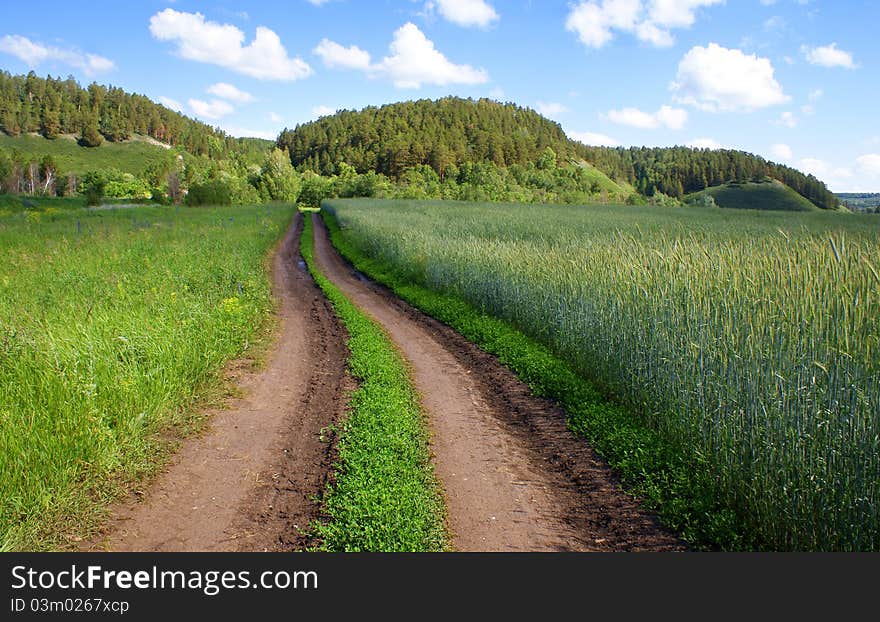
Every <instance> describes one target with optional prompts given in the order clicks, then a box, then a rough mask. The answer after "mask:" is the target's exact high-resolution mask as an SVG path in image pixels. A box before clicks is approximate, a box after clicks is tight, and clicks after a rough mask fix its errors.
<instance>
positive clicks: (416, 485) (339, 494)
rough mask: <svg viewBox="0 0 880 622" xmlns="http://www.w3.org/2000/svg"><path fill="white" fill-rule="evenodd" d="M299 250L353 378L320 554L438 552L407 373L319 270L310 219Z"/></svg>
mask: <svg viewBox="0 0 880 622" xmlns="http://www.w3.org/2000/svg"><path fill="white" fill-rule="evenodd" d="M301 252H302V255H303V258H304V259H305V261H306V264H307V265H308V268H309V272H310V273H311V274H312V277H313V278H314V279H315V281H316V282H317V284H318V286H319V287H320V288H321V290H322V291H323V292H324V294H325V295H326V296H327V298H328V299H329V300H330V302H331V303H332V304H333V308H334V309H335V311H336V314H337V315H338V316H339V318H340V319H341V320H342V323H343V324H344V325H345V328H346V329H347V330H348V334H349V340H348V348H349V351H350V352H351V356H350V358H349V361H348V365H349V370H350V372H351V373H352V375H353V376H354V377H355V378H356V379H357V380H358V381H359V387H358V389H357V390H356V391H355V392H354V393H353V394H352V396H351V402H350V414H349V416H348V418H347V419H346V420H345V422H344V423H343V424H342V426H341V427H342V429H341V430H340V435H339V441H338V451H339V454H338V460H339V462H338V464H337V465H336V469H337V470H336V477H335V481H334V482H333V483H332V484H331V485H330V487H329V490H328V491H327V494H326V496H325V497H324V508H323V510H324V514H325V516H326V520H324V521H321V522H318V523H316V524H314V525H313V526H312V529H313V531H314V533H315V535H316V537H317V538H318V539H320V541H321V542H322V544H321V546H320V548H321V549H322V550H326V551H395V552H401V551H442V550H444V549H445V548H446V547H447V535H446V528H445V524H446V521H445V518H446V512H445V507H444V503H443V500H442V496H441V494H440V487H439V485H438V483H437V480H436V478H435V476H434V470H433V467H432V465H431V460H430V450H429V445H428V440H429V439H428V433H427V430H426V426H425V420H424V415H423V413H422V411H421V408H420V406H419V400H418V395H417V394H416V391H415V389H413V387H412V383H411V380H410V377H409V371H408V369H407V366H406V364H405V362H404V360H403V359H402V358H401V356H400V355H399V354H398V352H397V351H396V349H395V348H394V346H393V345H392V343H391V341H390V340H389V339H388V337H387V335H385V333H384V332H383V331H382V329H381V328H380V327H379V326H378V325H377V324H376V323H375V322H373V321H372V320H371V319H369V318H368V317H367V316H366V315H364V314H363V313H362V312H361V311H360V310H359V309H358V308H357V307H356V306H355V305H354V304H352V303H351V302H350V301H349V300H348V299H347V298H346V297H345V296H344V295H343V294H342V292H341V291H339V289H338V288H337V287H336V286H335V285H333V284H332V283H331V282H330V281H329V280H328V279H327V278H325V277H324V276H323V275H322V274H321V273H320V272H319V271H318V269H317V267H316V264H315V259H314V239H313V237H312V221H311V218H310V216H308V215H307V216H306V218H305V228H304V230H303V235H302V241H301Z"/></svg>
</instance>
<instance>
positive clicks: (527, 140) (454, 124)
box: [277, 97, 838, 209]
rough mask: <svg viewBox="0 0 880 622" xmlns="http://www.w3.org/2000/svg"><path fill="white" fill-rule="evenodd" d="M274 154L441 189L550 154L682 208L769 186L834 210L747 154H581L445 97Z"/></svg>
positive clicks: (321, 131)
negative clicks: (410, 177)
mask: <svg viewBox="0 0 880 622" xmlns="http://www.w3.org/2000/svg"><path fill="white" fill-rule="evenodd" d="M277 144H278V146H279V147H280V148H283V149H287V150H288V151H289V153H290V157H291V161H292V163H293V165H294V166H295V167H296V168H297V169H298V170H301V171H305V170H311V171H315V172H318V173H319V174H322V175H332V174H335V173H336V170H337V167H338V165H339V163H340V162H345V163H347V164H349V165H351V166H353V167H354V169H355V170H356V171H357V172H358V173H366V172H368V171H373V172H375V173H379V174H382V175H385V176H387V177H389V178H391V179H395V180H396V179H399V178H401V177H402V176H403V175H404V174H405V173H406V172H407V171H409V170H411V169H413V168H414V167H417V166H428V167H430V168H431V169H433V170H434V172H435V173H436V174H437V175H438V176H439V177H440V178H441V179H443V178H445V176H446V175H447V174H448V171H449V170H450V167H455V169H456V170H459V171H460V170H461V167H462V165H463V164H465V163H469V162H489V163H492V164H494V165H495V166H496V167H498V168H509V167H511V166H514V165H519V166H527V165H529V164H533V163H535V162H537V160H538V159H539V158H540V157H541V155H542V154H543V153H544V152H545V151H546V149H548V148H549V149H552V150H553V151H554V152H555V153H556V155H557V157H558V158H559V159H560V161H562V162H566V161H577V160H584V161H586V162H588V163H590V164H592V165H593V166H595V167H596V168H598V169H599V170H600V171H602V172H603V173H605V174H606V175H607V176H609V177H610V178H612V179H614V180H616V181H619V182H626V183H628V184H630V185H632V186H633V187H635V189H636V190H637V191H638V192H639V193H640V194H642V195H643V196H646V197H653V196H654V195H655V194H658V193H659V194H663V195H666V196H670V197H673V198H675V199H681V198H683V197H684V195H685V194H688V193H692V192H698V191H700V190H703V189H705V188H707V187H710V186H717V185H721V184H724V183H727V182H745V181H749V180H752V179H754V180H759V179H763V178H765V177H771V178H773V179H777V180H779V181H781V182H783V183H784V184H786V185H788V186H790V187H791V188H792V189H794V190H795V191H796V192H798V193H799V194H801V195H802V196H804V197H806V198H807V199H809V200H810V201H812V202H813V203H814V204H816V205H817V206H818V207H821V208H825V209H834V208H836V207H837V206H838V202H837V199H836V198H835V196H834V195H833V194H832V193H831V192H830V191H829V190H828V188H827V187H826V186H825V184H824V183H823V182H821V181H820V180H818V179H816V178H815V177H814V176H812V175H804V174H803V173H801V172H800V171H797V170H795V169H793V168H791V167H788V166H784V165H781V164H776V163H772V162H768V161H767V160H764V159H763V158H761V157H758V156H756V155H753V154H750V153H746V152H743V151H734V150H725V149H720V150H709V149H691V148H688V147H671V148H647V147H633V148H623V147H620V148H612V147H595V146H587V145H583V144H581V143H579V142H577V141H573V140H571V139H569V138H568V137H567V136H566V134H565V132H564V131H563V130H562V127H561V126H560V125H559V124H558V123H555V122H553V121H550V120H548V119H546V118H544V117H542V116H541V115H539V114H538V113H537V112H535V111H534V110H531V109H528V108H522V107H520V106H516V105H514V104H509V103H508V104H502V103H499V102H496V101H493V100H489V99H479V100H473V99H461V98H457V97H446V98H443V99H439V100H427V99H423V100H419V101H411V102H403V103H398V104H389V105H386V106H382V107H372V106H371V107H367V108H364V109H363V110H360V111H348V110H343V111H339V112H338V113H337V114H335V115H332V116H326V117H323V118H321V119H318V120H317V121H313V122H311V123H306V124H303V125H299V126H297V127H296V128H294V129H292V130H291V129H285V130H284V131H283V132H282V133H281V134H280V136H279V137H278V141H277Z"/></svg>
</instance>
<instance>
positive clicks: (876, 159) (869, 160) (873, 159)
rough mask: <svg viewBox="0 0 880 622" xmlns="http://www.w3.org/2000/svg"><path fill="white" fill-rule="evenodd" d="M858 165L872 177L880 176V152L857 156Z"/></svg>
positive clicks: (865, 173)
mask: <svg viewBox="0 0 880 622" xmlns="http://www.w3.org/2000/svg"><path fill="white" fill-rule="evenodd" d="M856 165H857V166H858V167H859V170H860V171H861V172H862V173H863V174H864V175H868V176H871V177H880V154H877V153H866V154H865V155H863V156H859V157H858V158H856Z"/></svg>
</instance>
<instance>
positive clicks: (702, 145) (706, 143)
mask: <svg viewBox="0 0 880 622" xmlns="http://www.w3.org/2000/svg"><path fill="white" fill-rule="evenodd" d="M687 146H688V147H692V148H693V149H723V145H722V144H721V143H719V142H718V141H717V140H715V139H714V138H695V139H693V140H692V141H690V142H689V143H688V144H687Z"/></svg>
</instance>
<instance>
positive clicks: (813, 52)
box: [801, 43, 856, 69]
mask: <svg viewBox="0 0 880 622" xmlns="http://www.w3.org/2000/svg"><path fill="white" fill-rule="evenodd" d="M801 52H802V53H803V55H804V57H805V58H806V59H807V62H809V63H810V64H812V65H819V66H820V67H843V68H845V69H855V68H856V63H855V61H854V60H853V57H852V54H850V53H849V52H846V51H844V50H840V49H838V48H837V44H836V43H831V44H829V45H823V46H820V47H815V48H810V47H807V46H806V45H804V46H801Z"/></svg>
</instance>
